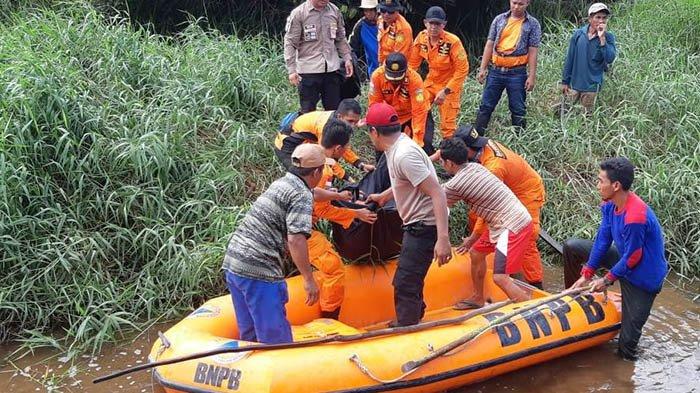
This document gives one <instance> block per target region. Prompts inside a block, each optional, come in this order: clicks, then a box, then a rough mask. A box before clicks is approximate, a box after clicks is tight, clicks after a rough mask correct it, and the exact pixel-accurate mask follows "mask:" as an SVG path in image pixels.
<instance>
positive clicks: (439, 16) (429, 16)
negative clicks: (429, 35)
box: [425, 5, 447, 23]
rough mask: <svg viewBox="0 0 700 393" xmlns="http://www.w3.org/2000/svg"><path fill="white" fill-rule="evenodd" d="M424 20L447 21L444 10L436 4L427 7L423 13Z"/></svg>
mask: <svg viewBox="0 0 700 393" xmlns="http://www.w3.org/2000/svg"><path fill="white" fill-rule="evenodd" d="M425 20H426V21H428V22H442V23H445V22H447V14H446V13H445V10H443V9H442V8H441V7H438V6H436V5H435V6H432V7H430V8H428V12H426V13H425Z"/></svg>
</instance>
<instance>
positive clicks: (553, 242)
mask: <svg viewBox="0 0 700 393" xmlns="http://www.w3.org/2000/svg"><path fill="white" fill-rule="evenodd" d="M540 239H542V240H544V241H545V243H547V244H549V245H550V246H552V248H553V249H555V250H556V251H557V252H558V253H559V254H561V255H564V247H563V246H562V245H561V243H559V242H558V241H557V240H556V239H555V238H553V237H552V236H550V235H549V233H547V231H545V230H544V229H543V228H540Z"/></svg>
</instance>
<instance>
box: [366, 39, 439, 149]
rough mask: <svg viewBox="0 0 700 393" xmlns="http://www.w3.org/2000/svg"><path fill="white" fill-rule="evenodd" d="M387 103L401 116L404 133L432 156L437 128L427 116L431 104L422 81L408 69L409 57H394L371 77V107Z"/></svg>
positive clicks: (393, 55) (397, 54)
mask: <svg viewBox="0 0 700 393" xmlns="http://www.w3.org/2000/svg"><path fill="white" fill-rule="evenodd" d="M378 102H385V103H387V104H389V105H391V106H392V107H394V110H396V113H398V115H399V122H400V123H401V129H402V131H403V132H404V133H405V134H407V135H408V136H410V137H411V138H412V139H413V140H414V141H415V142H416V143H417V144H418V146H421V147H423V150H425V151H426V152H427V153H428V154H429V155H430V154H432V153H433V152H434V151H435V149H434V148H433V132H434V124H433V122H432V117H429V116H428V113H429V111H430V104H429V103H428V101H427V100H426V99H425V92H424V90H423V80H422V79H421V77H420V75H418V73H417V72H416V71H414V70H411V69H409V68H408V62H407V60H406V56H404V55H403V54H401V53H398V52H394V53H391V54H390V55H389V56H388V57H387V58H386V62H385V63H384V65H383V66H380V67H379V68H377V69H376V70H375V71H374V73H373V74H372V80H371V83H370V86H369V105H372V104H374V103H378Z"/></svg>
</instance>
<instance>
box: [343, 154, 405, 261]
mask: <svg viewBox="0 0 700 393" xmlns="http://www.w3.org/2000/svg"><path fill="white" fill-rule="evenodd" d="M389 187H391V183H390V180H389V170H388V168H387V165H386V156H385V155H382V157H381V158H380V160H379V162H378V163H377V166H376V169H375V170H374V171H372V172H370V173H368V174H366V175H365V177H363V178H362V180H360V182H359V183H357V184H353V185H350V186H348V187H344V188H343V190H350V191H352V193H353V201H357V200H363V199H364V198H365V197H366V196H367V195H369V194H378V193H380V192H382V191H384V190H386V189H387V188H389ZM332 203H333V204H334V205H336V206H339V207H347V208H351V209H362V208H365V207H366V208H368V209H370V210H373V211H375V212H376V213H377V221H375V223H374V224H372V225H370V224H367V223H365V222H362V221H360V220H355V221H353V223H352V224H351V225H350V227H349V228H347V229H345V228H343V226H342V225H340V224H336V223H332V225H333V242H334V243H335V248H336V250H337V251H338V253H339V254H340V255H341V256H342V257H343V258H345V259H349V260H352V261H358V262H371V263H376V262H380V261H387V260H389V259H392V258H395V257H396V256H398V255H399V253H400V252H401V240H402V239H403V230H402V229H401V225H402V224H403V223H402V221H401V217H399V212H398V211H397V210H396V204H395V202H394V201H393V200H392V201H390V202H388V203H387V204H386V205H384V206H383V207H379V206H378V205H377V204H375V203H370V204H368V205H361V204H357V203H353V202H343V201H333V202H332Z"/></svg>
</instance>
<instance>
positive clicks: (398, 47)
mask: <svg viewBox="0 0 700 393" xmlns="http://www.w3.org/2000/svg"><path fill="white" fill-rule="evenodd" d="M400 10H401V5H400V4H399V2H398V1H397V0H383V1H380V2H379V18H378V19H377V25H378V26H379V33H378V39H379V64H380V65H381V64H384V62H385V61H386V58H387V56H389V54H390V53H392V52H400V53H403V55H404V56H406V57H407V58H408V54H409V53H410V51H411V43H412V42H413V29H411V25H410V24H409V23H408V21H406V18H404V17H403V16H402V15H401V14H399V11H400Z"/></svg>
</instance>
